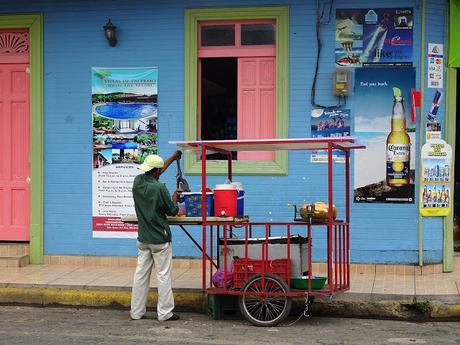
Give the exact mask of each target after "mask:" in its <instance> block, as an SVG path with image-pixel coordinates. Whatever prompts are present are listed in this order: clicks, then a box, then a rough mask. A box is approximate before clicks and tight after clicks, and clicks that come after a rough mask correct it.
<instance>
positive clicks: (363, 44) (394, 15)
mask: <svg viewBox="0 0 460 345" xmlns="http://www.w3.org/2000/svg"><path fill="white" fill-rule="evenodd" d="M412 51H413V9H412V8H375V9H369V8H367V9H362V8H361V9H337V10H336V30H335V61H336V64H337V65H338V66H348V67H361V66H373V65H391V66H403V65H406V66H412Z"/></svg>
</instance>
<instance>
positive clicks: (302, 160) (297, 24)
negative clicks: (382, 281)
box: [0, 0, 446, 263]
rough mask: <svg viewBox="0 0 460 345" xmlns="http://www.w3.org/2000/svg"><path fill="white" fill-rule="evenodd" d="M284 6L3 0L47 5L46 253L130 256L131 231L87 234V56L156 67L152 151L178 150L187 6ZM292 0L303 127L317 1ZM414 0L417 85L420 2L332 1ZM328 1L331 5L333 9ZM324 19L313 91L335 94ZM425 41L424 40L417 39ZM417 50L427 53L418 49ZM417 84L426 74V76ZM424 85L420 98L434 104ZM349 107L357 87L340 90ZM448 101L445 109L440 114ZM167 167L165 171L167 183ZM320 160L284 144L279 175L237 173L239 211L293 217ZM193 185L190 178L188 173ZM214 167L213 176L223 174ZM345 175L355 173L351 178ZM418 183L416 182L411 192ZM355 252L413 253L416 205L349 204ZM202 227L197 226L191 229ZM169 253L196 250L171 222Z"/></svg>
mask: <svg viewBox="0 0 460 345" xmlns="http://www.w3.org/2000/svg"><path fill="white" fill-rule="evenodd" d="M270 4H276V5H278V4H280V2H279V1H278V0H264V1H261V0H258V1H256V0H191V1H185V0H180V1H179V0H169V1H167V0H156V1H141V0H118V1H110V0H98V1H92V0H91V1H90V0H87V1H68V0H61V1H58V0H16V1H9V0H8V1H7V0H0V13H5V14H9V13H19V12H41V13H43V14H44V61H45V75H44V84H45V90H44V91H45V254H73V255H135V253H136V250H135V241H134V240H128V239H123V240H122V239H94V238H93V237H92V232H91V161H92V136H91V128H92V124H91V112H90V109H91V80H90V76H91V74H90V71H91V67H92V66H107V67H125V66H129V67H134V66H158V67H159V107H160V108H159V109H160V110H159V126H160V130H159V141H160V143H159V150H160V154H161V155H163V156H168V155H169V154H171V153H172V152H173V151H174V150H175V148H174V147H172V146H171V145H169V144H168V141H169V140H181V139H183V131H184V128H183V111H184V109H183V99H184V92H183V82H184V80H183V75H184V71H183V52H184V47H183V43H184V32H183V31H184V9H185V8H194V7H209V6H219V7H223V6H247V5H251V6H252V5H270ZM282 4H286V5H289V7H290V33H289V40H290V41H289V47H290V51H289V54H290V60H289V62H290V66H289V67H290V68H289V119H290V120H289V136H290V137H305V136H309V135H310V129H309V128H310V120H309V114H310V109H311V106H310V87H311V82H312V77H313V70H314V63H315V54H316V37H315V5H316V0H285V1H284V2H283V3H282ZM370 6H376V7H413V8H414V10H415V27H414V66H415V67H416V69H417V87H418V88H420V54H421V51H420V49H421V47H420V34H421V0H403V1H399V0H375V1H364V0H363V1H359V0H354V1H347V0H338V1H335V4H334V7H337V8H359V7H370ZM445 13H446V6H445V4H444V2H443V1H441V0H440V1H436V0H429V1H427V30H426V32H427V41H426V42H437V43H440V42H441V43H442V42H443V41H444V39H445V36H446V29H445V26H444V16H445ZM334 14H335V11H332V15H333V16H334ZM108 18H111V19H112V22H113V23H114V24H115V25H116V26H117V28H118V29H117V32H118V38H119V43H118V45H117V47H116V48H110V47H109V46H108V44H107V42H106V41H105V38H104V35H103V31H102V26H103V25H104V24H105V23H106V22H107V19H108ZM334 25H335V22H334V18H332V20H331V23H330V24H329V25H328V26H323V28H322V29H323V42H324V47H323V52H322V58H321V65H320V75H319V81H318V91H317V95H318V98H317V101H318V102H320V103H331V104H332V103H334V102H335V99H334V98H333V97H332V96H331V89H332V72H333V69H334V32H335V26H334ZM422 48H423V51H425V47H422ZM423 53H424V52H423ZM422 82H424V83H425V82H426V80H425V78H424V80H423V81H422ZM430 98H432V95H431V94H430V93H427V95H426V97H425V102H427V106H428V105H429V103H428V102H431V99H430ZM348 104H349V107H350V108H351V109H353V97H350V98H349V100H348ZM443 114H444V108H442V109H441V115H443ZM173 170H174V169H171V171H169V172H168V173H166V174H165V175H164V176H163V177H162V179H163V180H164V181H166V182H167V184H168V186H169V189H170V190H173V188H174V186H175V184H174V175H175V172H174V171H173ZM325 173H326V170H325V166H324V165H321V164H310V163H309V155H308V154H306V153H290V155H289V175H288V176H285V177H241V178H238V179H239V180H240V181H242V182H243V184H244V186H245V189H246V195H247V196H246V210H247V212H246V213H248V214H250V215H251V216H252V219H253V220H265V219H270V220H287V219H291V218H292V209H291V208H288V207H287V206H286V205H287V203H289V202H291V203H292V202H295V203H300V202H303V201H304V200H305V201H315V200H318V199H320V200H326V197H327V195H326V192H325V190H326V176H325ZM335 175H336V177H337V182H336V186H335V187H336V188H337V190H336V194H335V197H336V198H337V199H336V203H337V204H338V206H339V209H340V210H341V212H342V215H343V203H342V202H341V201H340V200H341V198H342V199H343V197H344V190H343V186H344V181H343V166H342V165H336V166H335ZM187 180H188V181H189V182H190V183H191V185H192V186H193V189H195V190H198V188H199V183H200V182H199V179H198V177H187ZM224 180H225V178H224V177H213V178H212V179H211V183H210V185H211V186H212V185H214V184H215V183H218V182H223V181H224ZM351 181H353V177H352V178H351ZM417 193H418V190H417ZM351 213H352V229H351V234H352V235H351V258H352V261H354V262H378V263H384V262H398V263H403V262H405V263H408V262H412V263H413V262H417V248H418V246H417V224H418V210H417V205H416V204H412V205H392V204H354V205H352V212H351ZM423 230H424V255H425V259H426V260H427V261H431V262H439V261H440V260H441V258H442V223H441V221H440V219H428V220H425V221H424V222H423ZM196 234H198V232H196ZM316 239H317V241H316V242H315V243H314V245H315V247H314V248H315V252H314V254H315V256H316V258H317V259H322V258H324V252H325V251H324V241H323V240H322V239H324V233H318V234H317V235H316ZM173 242H174V253H175V255H177V256H197V255H198V252H197V250H196V249H195V248H194V247H193V245H192V244H191V242H190V241H189V240H188V239H187V238H186V237H185V236H184V235H183V234H181V233H180V232H179V230H177V231H174V238H173Z"/></svg>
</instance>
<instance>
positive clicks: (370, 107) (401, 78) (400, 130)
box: [354, 68, 416, 203]
mask: <svg viewBox="0 0 460 345" xmlns="http://www.w3.org/2000/svg"><path fill="white" fill-rule="evenodd" d="M414 85H415V70H414V69H413V68H358V69H356V71H355V104H354V106H355V109H354V114H355V116H354V123H355V132H354V133H355V135H356V136H357V137H358V139H359V141H360V142H362V143H363V144H364V145H366V149H365V150H357V151H356V152H355V174H354V201H355V202H372V203H378V202H379V203H414V193H415V188H414V179H415V178H414V176H415V166H416V165H415V162H416V159H415V158H416V157H415V148H416V130H415V124H414V123H412V122H411V121H410V116H409V114H408V112H409V111H410V99H411V97H410V91H411V88H413V87H414ZM406 110H407V111H406Z"/></svg>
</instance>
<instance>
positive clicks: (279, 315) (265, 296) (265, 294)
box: [238, 274, 292, 327]
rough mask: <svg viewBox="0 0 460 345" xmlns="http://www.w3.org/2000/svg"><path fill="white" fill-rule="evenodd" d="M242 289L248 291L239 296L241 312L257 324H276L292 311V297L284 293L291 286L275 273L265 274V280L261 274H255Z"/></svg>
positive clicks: (266, 325) (264, 325)
mask: <svg viewBox="0 0 460 345" xmlns="http://www.w3.org/2000/svg"><path fill="white" fill-rule="evenodd" d="M241 291H243V292H245V293H248V294H245V295H241V296H240V298H239V301H238V302H239V307H240V311H241V314H243V315H244V317H245V318H246V319H247V320H248V321H249V322H251V323H252V324H253V325H255V326H262V327H269V326H276V325H277V324H278V323H280V322H281V321H283V320H284V319H285V318H286V317H287V316H288V315H289V312H290V311H291V305H292V301H291V298H289V297H287V296H285V295H283V294H284V293H286V292H288V291H289V288H288V286H287V284H286V282H285V281H284V280H283V279H281V278H280V277H279V276H277V275H275V274H265V279H264V281H262V275H261V274H257V275H254V276H252V277H251V278H249V279H248V280H247V281H246V283H245V284H244V285H243V287H242V288H241ZM251 293H254V294H253V295H252V294H251ZM271 294H276V295H275V296H274V295H271Z"/></svg>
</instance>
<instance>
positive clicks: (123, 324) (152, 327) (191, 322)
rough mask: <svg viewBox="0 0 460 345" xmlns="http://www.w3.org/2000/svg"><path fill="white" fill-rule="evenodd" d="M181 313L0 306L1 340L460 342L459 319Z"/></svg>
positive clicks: (165, 344)
mask: <svg viewBox="0 0 460 345" xmlns="http://www.w3.org/2000/svg"><path fill="white" fill-rule="evenodd" d="M180 315H181V320H179V321H174V322H166V323H160V322H158V321H156V320H155V318H154V316H155V314H154V313H153V312H149V313H148V314H147V316H148V318H147V319H144V320H138V321H131V319H130V318H129V313H128V311H126V310H107V309H103V310H101V309H76V308H53V307H46V308H40V307H16V306H0V344H1V345H18V344H34V345H42V344H47V345H48V344H49V345H72V344H78V345H86V344H91V345H96V344H97V345H108V344H123V345H143V344H161V345H172V344H174V345H179V344H180V345H182V344H184V345H185V344H191V345H192V344H193V345H195V344H217V345H227V344H244V345H248V344H257V345H259V344H260V345H262V344H263V345H268V344H270V345H271V344H283V345H285V344H303V345H305V344H366V345H370V344H390V345H391V344H436V345H442V344H460V322H459V323H455V322H428V323H411V322H401V321H388V320H365V319H343V318H324V317H321V318H320V317H310V318H309V319H302V320H300V321H299V322H298V323H296V324H294V325H292V326H286V324H284V325H282V326H278V327H275V328H258V327H254V326H251V325H250V324H249V323H247V322H245V321H240V320H236V321H235V320H232V321H229V320H225V321H224V320H222V321H214V320H210V319H209V318H208V317H207V316H206V315H203V314H190V313H181V314H180ZM294 320H295V318H291V319H290V320H289V321H294Z"/></svg>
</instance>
